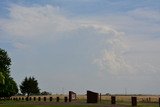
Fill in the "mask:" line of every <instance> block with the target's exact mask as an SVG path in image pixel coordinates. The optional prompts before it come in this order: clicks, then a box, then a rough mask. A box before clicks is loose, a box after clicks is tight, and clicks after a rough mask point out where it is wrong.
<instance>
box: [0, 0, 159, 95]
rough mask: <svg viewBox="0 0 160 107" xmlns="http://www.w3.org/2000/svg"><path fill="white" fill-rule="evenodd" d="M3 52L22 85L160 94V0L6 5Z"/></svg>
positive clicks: (48, 0)
mask: <svg viewBox="0 0 160 107" xmlns="http://www.w3.org/2000/svg"><path fill="white" fill-rule="evenodd" d="M0 48H2V49H5V50H6V51H7V52H8V54H9V56H10V57H11V59H12V65H11V76H12V77H13V78H14V80H15V81H16V82H17V84H18V86H19V85H20V84H21V82H22V80H23V79H24V78H25V77H26V76H27V77H29V76H34V77H35V78H36V79H37V80H38V82H39V88H40V89H41V91H48V92H52V93H53V94H56V93H59V94H66V93H68V91H70V90H72V91H74V92H76V93H79V94H85V93H86V90H91V91H96V92H99V93H111V94H125V93H127V94H158V95H159V94H160V84H159V83H160V78H159V76H160V57H159V55H160V1H159V0H0Z"/></svg>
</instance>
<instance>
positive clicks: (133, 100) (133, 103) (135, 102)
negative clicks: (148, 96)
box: [132, 97, 137, 106]
mask: <svg viewBox="0 0 160 107" xmlns="http://www.w3.org/2000/svg"><path fill="white" fill-rule="evenodd" d="M132 106H137V97H132Z"/></svg>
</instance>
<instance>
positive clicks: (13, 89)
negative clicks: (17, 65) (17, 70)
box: [0, 48, 46, 98]
mask: <svg viewBox="0 0 160 107" xmlns="http://www.w3.org/2000/svg"><path fill="white" fill-rule="evenodd" d="M10 66H11V58H10V57H9V56H8V53H7V51H5V50H4V49H1V48H0V98H7V97H11V96H13V95H16V94H17V93H18V91H19V90H18V86H17V83H16V82H15V81H14V79H13V78H12V77H11V75H10ZM19 88H20V91H21V93H22V94H23V95H27V96H29V95H31V94H40V89H39V87H38V81H37V80H36V79H35V78H34V77H25V79H24V80H23V81H22V83H21V85H20V86H19ZM42 93H43V94H44V93H46V92H45V91H44V92H42Z"/></svg>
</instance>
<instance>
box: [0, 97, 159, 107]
mask: <svg viewBox="0 0 160 107" xmlns="http://www.w3.org/2000/svg"><path fill="white" fill-rule="evenodd" d="M57 96H58V97H59V98H60V100H59V102H56V97H57ZM65 96H67V95H48V96H30V98H31V100H29V101H26V100H25V98H26V97H25V96H14V97H12V100H6V101H0V107H132V106H131V96H125V95H116V104H115V105H112V104H111V96H109V95H102V96H101V100H99V101H98V103H96V104H92V103H91V104H88V103H86V99H87V97H86V95H77V100H75V101H72V102H68V101H67V102H65V100H64V97H65ZM34 97H35V98H36V100H35V101H34V100H33V99H34ZM39 97H40V98H41V100H40V101H38V98H39ZM44 97H45V98H46V100H45V101H44ZM50 97H52V98H53V100H52V101H50ZM136 97H137V107H159V96H142V95H141V96H136ZM22 98H24V100H22ZM13 99H15V100H13ZM99 99H100V98H99Z"/></svg>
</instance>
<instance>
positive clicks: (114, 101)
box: [111, 96, 116, 104]
mask: <svg viewBox="0 0 160 107" xmlns="http://www.w3.org/2000/svg"><path fill="white" fill-rule="evenodd" d="M111 104H116V96H111Z"/></svg>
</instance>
